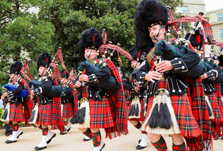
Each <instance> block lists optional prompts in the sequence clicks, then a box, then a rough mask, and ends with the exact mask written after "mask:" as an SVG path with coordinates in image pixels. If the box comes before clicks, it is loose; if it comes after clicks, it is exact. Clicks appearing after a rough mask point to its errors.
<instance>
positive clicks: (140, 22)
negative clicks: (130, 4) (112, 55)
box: [135, 0, 168, 52]
mask: <svg viewBox="0 0 223 151" xmlns="http://www.w3.org/2000/svg"><path fill="white" fill-rule="evenodd" d="M167 21H168V12H167V9H166V7H165V6H163V5H162V4H161V3H159V2H157V1H156V0H142V1H141V2H140V3H139V5H138V6H137V8H136V11H135V34H136V47H137V48H138V49H140V50H142V51H143V52H149V51H150V50H151V49H152V48H153V47H154V43H153V42H152V40H151V38H150V36H149V31H148V27H151V26H154V25H157V24H160V25H165V24H166V23H167Z"/></svg>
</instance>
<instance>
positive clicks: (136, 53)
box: [129, 46, 146, 62]
mask: <svg viewBox="0 0 223 151" xmlns="http://www.w3.org/2000/svg"><path fill="white" fill-rule="evenodd" d="M129 54H130V55H131V56H132V58H133V59H134V60H136V61H138V62H143V61H144V60H146V53H145V52H142V51H141V50H139V49H137V48H136V46H134V47H132V48H131V49H130V50H129Z"/></svg>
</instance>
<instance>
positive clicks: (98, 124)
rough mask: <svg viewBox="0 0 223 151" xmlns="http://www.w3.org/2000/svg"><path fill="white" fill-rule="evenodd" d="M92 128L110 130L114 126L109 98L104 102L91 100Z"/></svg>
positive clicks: (104, 98) (104, 99)
mask: <svg viewBox="0 0 223 151" xmlns="http://www.w3.org/2000/svg"><path fill="white" fill-rule="evenodd" d="M89 105H90V128H109V127H113V126H114V122H113V118H112V113H111V109H110V105H109V101H108V98H106V97H103V100H99V101H97V100H94V99H89Z"/></svg>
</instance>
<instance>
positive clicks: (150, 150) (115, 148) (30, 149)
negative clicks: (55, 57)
mask: <svg viewBox="0 0 223 151" xmlns="http://www.w3.org/2000/svg"><path fill="white" fill-rule="evenodd" d="M21 129H22V130H23V132H24V133H23V135H21V136H20V138H19V139H18V141H17V142H16V143H13V144H5V141H6V140H7V139H8V138H10V136H9V137H6V136H5V135H4V130H0V151H34V147H35V146H36V145H38V144H39V143H40V141H41V134H42V132H41V131H40V130H39V129H37V128H33V127H22V128H21ZM55 132H56V134H57V136H56V137H55V138H54V139H53V140H52V142H51V143H50V144H49V145H48V146H47V149H45V150H44V151H93V147H92V146H93V145H92V141H88V142H83V138H84V135H83V134H82V133H81V132H79V131H78V130H77V128H72V129H71V131H70V132H69V133H68V134H66V135H60V133H59V131H57V130H56V131H55ZM101 132H102V140H103V141H104V142H105V144H106V146H105V148H104V149H103V151H136V149H135V147H136V146H137V143H138V140H139V138H140V132H139V130H137V129H135V128H134V127H133V126H132V125H131V124H130V123H129V134H128V135H126V136H121V137H117V138H115V139H112V140H110V139H107V138H106V139H105V133H104V131H103V130H101ZM164 138H165V140H166V142H167V145H168V148H169V151H171V150H172V148H171V146H172V141H171V137H168V136H165V137H164ZM142 151H156V150H155V149H154V147H153V146H152V145H151V143H150V142H149V141H148V147H147V148H145V149H143V150H142ZM214 151H223V140H221V139H219V140H214Z"/></svg>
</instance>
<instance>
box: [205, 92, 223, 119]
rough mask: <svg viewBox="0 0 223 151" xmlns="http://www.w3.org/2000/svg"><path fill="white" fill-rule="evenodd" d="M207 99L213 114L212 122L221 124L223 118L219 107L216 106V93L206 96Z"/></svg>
mask: <svg viewBox="0 0 223 151" xmlns="http://www.w3.org/2000/svg"><path fill="white" fill-rule="evenodd" d="M207 96H208V99H209V101H210V104H211V107H212V110H213V113H214V117H215V118H214V119H213V121H215V122H223V117H222V113H221V111H220V107H219V104H218V100H217V97H216V93H212V94H207Z"/></svg>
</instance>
